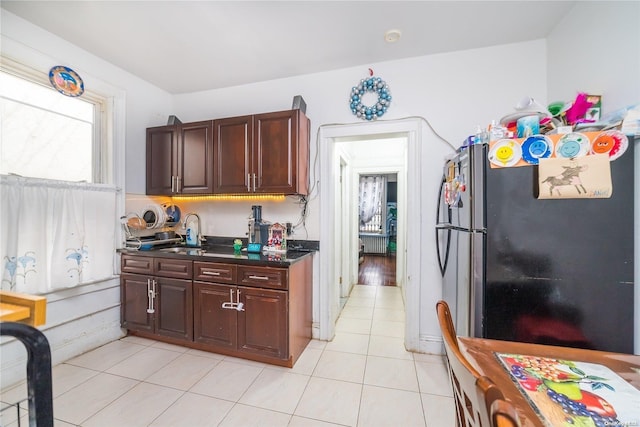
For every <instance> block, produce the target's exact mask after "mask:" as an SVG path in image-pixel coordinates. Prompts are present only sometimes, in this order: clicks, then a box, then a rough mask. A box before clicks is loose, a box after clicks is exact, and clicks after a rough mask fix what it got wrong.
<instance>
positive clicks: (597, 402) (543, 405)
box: [496, 353, 640, 427]
mask: <svg viewBox="0 0 640 427" xmlns="http://www.w3.org/2000/svg"><path fill="white" fill-rule="evenodd" d="M496 357H497V358H498V360H499V361H500V362H501V364H502V366H503V367H504V368H505V369H506V370H507V372H508V373H509V375H510V376H511V379H512V380H513V382H514V383H515V384H516V385H517V386H518V388H519V389H520V391H521V392H522V394H523V395H524V396H525V397H526V398H527V400H528V401H529V403H530V404H531V406H532V407H533V409H534V410H535V411H536V412H537V414H538V416H539V417H540V418H541V419H542V420H543V421H544V422H545V423H546V424H547V425H549V426H553V427H556V426H562V427H565V426H566V427H569V426H571V427H605V426H625V427H628V426H640V390H638V389H636V388H635V387H634V386H632V385H631V384H629V383H628V382H626V381H625V380H624V379H623V378H622V377H620V376H619V375H618V374H616V373H615V372H613V371H612V370H611V369H609V368H607V367H606V366H603V365H598V364H593V363H585V362H577V361H569V360H560V359H550V358H545V357H535V356H527V355H521V354H505V353H496Z"/></svg>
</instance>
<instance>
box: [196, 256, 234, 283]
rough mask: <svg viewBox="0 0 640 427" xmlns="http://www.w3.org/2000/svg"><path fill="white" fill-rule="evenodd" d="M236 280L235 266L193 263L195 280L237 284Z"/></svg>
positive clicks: (215, 263)
mask: <svg viewBox="0 0 640 427" xmlns="http://www.w3.org/2000/svg"><path fill="white" fill-rule="evenodd" d="M236 278H237V270H236V266H235V265H232V264H221V263H217V262H200V261H195V262H194V263H193V280H202V281H205V282H216V283H233V284H235V283H236Z"/></svg>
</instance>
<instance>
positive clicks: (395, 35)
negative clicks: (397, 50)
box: [384, 30, 402, 43]
mask: <svg viewBox="0 0 640 427" xmlns="http://www.w3.org/2000/svg"><path fill="white" fill-rule="evenodd" d="M401 35H402V33H401V32H400V30H389V31H387V32H386V33H384V40H385V41H386V42H387V43H395V42H397V41H398V40H400V36H401Z"/></svg>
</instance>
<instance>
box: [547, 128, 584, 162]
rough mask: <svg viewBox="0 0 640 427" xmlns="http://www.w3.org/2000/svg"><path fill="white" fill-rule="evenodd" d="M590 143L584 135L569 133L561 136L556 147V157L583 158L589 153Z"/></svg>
mask: <svg viewBox="0 0 640 427" xmlns="http://www.w3.org/2000/svg"><path fill="white" fill-rule="evenodd" d="M590 148H591V141H589V138H587V136H586V135H584V134H582V133H579V132H571V133H568V134H566V135H563V136H562V137H561V138H560V139H559V140H558V145H557V146H556V157H562V158H565V159H573V158H576V157H583V156H586V155H587V154H588V153H589V150H590Z"/></svg>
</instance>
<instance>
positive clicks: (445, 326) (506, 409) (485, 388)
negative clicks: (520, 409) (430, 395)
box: [436, 301, 520, 427]
mask: <svg viewBox="0 0 640 427" xmlns="http://www.w3.org/2000/svg"><path fill="white" fill-rule="evenodd" d="M436 309H437V313H438V322H439V323H440V330H441V332H442V338H443V342H444V349H445V353H446V356H447V367H448V370H449V377H450V379H451V386H452V388H453V398H454V402H455V406H456V419H457V425H458V427H509V426H519V425H520V424H519V421H518V417H517V414H516V411H515V409H514V408H513V406H512V405H511V404H510V403H509V402H507V401H506V400H505V399H504V395H503V394H502V391H500V389H499V388H498V386H496V385H495V384H494V382H493V381H491V379H490V378H488V377H485V376H482V375H480V373H479V372H478V371H477V370H476V369H475V368H474V367H473V365H471V364H470V363H469V361H468V360H467V359H466V358H465V357H464V355H463V354H462V352H461V351H460V347H459V345H458V337H457V335H456V330H455V327H454V326H453V320H452V318H451V311H450V310H449V306H448V305H447V303H446V302H445V301H438V303H437V304H436Z"/></svg>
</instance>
